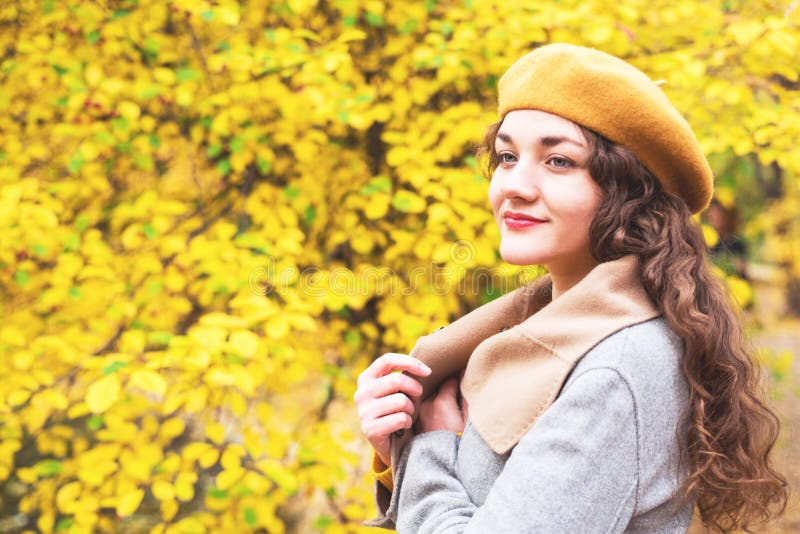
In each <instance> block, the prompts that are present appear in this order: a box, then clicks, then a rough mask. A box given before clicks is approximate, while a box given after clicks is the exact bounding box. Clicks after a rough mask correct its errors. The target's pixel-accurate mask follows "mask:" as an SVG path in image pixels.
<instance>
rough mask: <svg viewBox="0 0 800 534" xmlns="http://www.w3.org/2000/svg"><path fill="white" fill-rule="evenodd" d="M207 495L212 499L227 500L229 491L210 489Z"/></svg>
mask: <svg viewBox="0 0 800 534" xmlns="http://www.w3.org/2000/svg"><path fill="white" fill-rule="evenodd" d="M206 493H207V494H208V496H209V497H212V498H214V499H225V498H227V497H228V491H227V490H224V489H219V488H208V489H207V490H206Z"/></svg>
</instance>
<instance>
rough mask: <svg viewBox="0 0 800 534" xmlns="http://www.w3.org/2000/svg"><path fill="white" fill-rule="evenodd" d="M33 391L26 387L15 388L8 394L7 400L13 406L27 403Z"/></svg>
mask: <svg viewBox="0 0 800 534" xmlns="http://www.w3.org/2000/svg"><path fill="white" fill-rule="evenodd" d="M30 396H31V392H30V391H28V390H25V389H15V390H14V391H12V392H11V393H9V394H8V397H7V398H6V402H7V403H8V405H9V406H11V407H12V408H15V407H17V406H20V405H22V404H25V402H27V400H28V399H29V398H30Z"/></svg>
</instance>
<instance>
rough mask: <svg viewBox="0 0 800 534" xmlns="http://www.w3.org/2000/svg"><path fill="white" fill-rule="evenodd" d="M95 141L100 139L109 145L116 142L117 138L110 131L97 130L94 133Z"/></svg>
mask: <svg viewBox="0 0 800 534" xmlns="http://www.w3.org/2000/svg"><path fill="white" fill-rule="evenodd" d="M94 139H95V141H100V142H101V143H105V144H107V145H113V144H114V143H115V142H116V139H115V138H114V136H113V135H111V134H110V133H108V132H97V133H96V134H94Z"/></svg>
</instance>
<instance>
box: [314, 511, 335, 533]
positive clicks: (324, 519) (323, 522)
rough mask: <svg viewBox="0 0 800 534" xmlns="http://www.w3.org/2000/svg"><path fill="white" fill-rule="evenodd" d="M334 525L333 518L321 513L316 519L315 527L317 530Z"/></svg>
mask: <svg viewBox="0 0 800 534" xmlns="http://www.w3.org/2000/svg"><path fill="white" fill-rule="evenodd" d="M331 525H333V518H332V517H331V516H329V515H324V514H323V515H321V516H319V517H317V518H316V519H315V520H314V528H315V529H317V530H325V529H326V528H328V527H329V526H331Z"/></svg>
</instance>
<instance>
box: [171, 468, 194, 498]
mask: <svg viewBox="0 0 800 534" xmlns="http://www.w3.org/2000/svg"><path fill="white" fill-rule="evenodd" d="M196 481H197V475H196V474H195V473H181V474H179V475H178V478H177V479H175V496H176V497H177V498H178V500H180V501H182V502H188V501H191V500H192V499H193V498H194V483H195V482H196Z"/></svg>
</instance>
